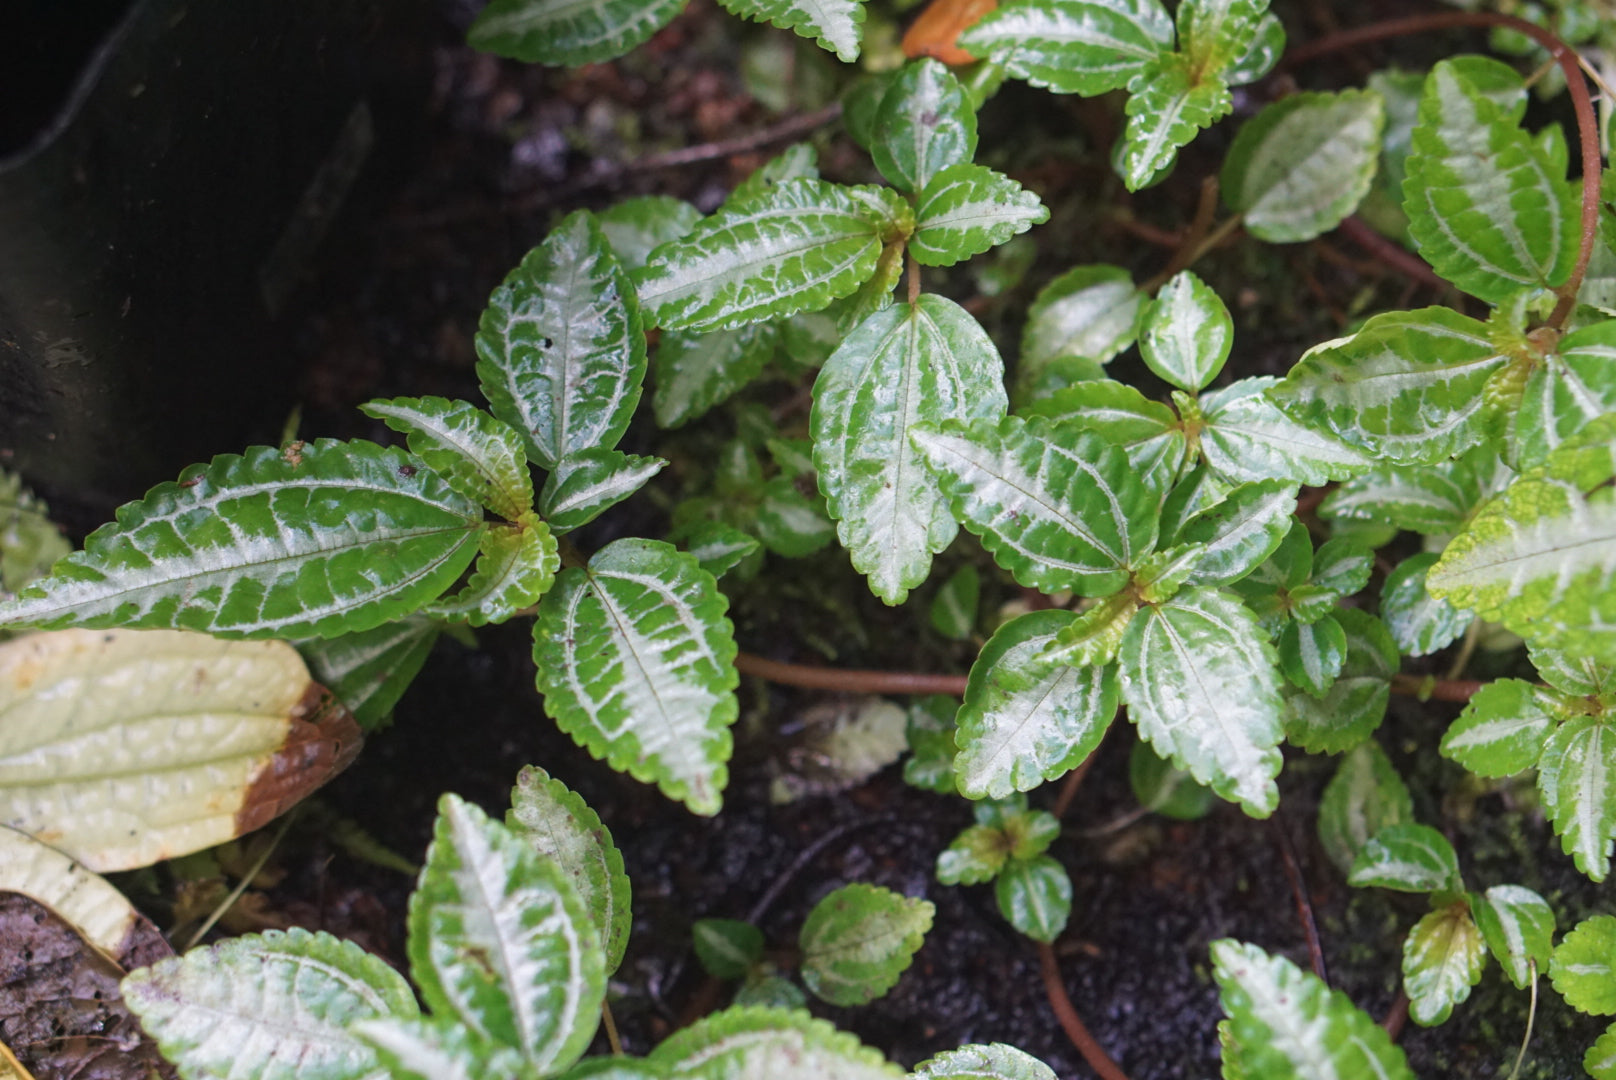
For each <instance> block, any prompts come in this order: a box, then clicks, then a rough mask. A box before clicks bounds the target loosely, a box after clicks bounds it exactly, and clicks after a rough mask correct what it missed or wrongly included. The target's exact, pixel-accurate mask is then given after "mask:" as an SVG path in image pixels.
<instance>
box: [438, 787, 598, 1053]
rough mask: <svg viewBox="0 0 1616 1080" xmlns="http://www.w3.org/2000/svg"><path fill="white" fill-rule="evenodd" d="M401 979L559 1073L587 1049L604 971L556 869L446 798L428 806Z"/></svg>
mask: <svg viewBox="0 0 1616 1080" xmlns="http://www.w3.org/2000/svg"><path fill="white" fill-rule="evenodd" d="M408 948H409V955H410V973H411V974H412V975H413V976H414V977H415V983H416V985H417V986H418V987H420V990H421V998H422V1000H424V1001H425V1002H426V1004H427V1006H428V1007H429V1008H430V1009H431V1010H432V1012H433V1015H434V1016H435V1017H436V1018H437V1019H440V1020H451V1019H452V1020H455V1021H458V1023H459V1024H460V1025H462V1026H464V1027H465V1028H468V1029H469V1030H470V1031H471V1032H472V1033H473V1034H475V1035H476V1036H478V1037H480V1038H481V1039H483V1040H486V1041H488V1042H492V1043H494V1044H496V1045H500V1046H511V1047H515V1048H516V1049H517V1050H519V1051H520V1052H521V1054H522V1057H523V1059H524V1060H525V1061H526V1062H527V1064H528V1065H529V1066H531V1067H532V1068H534V1069H536V1070H538V1071H539V1072H540V1073H541V1074H542V1073H549V1072H559V1071H561V1070H562V1069H565V1068H566V1067H567V1066H569V1065H571V1064H572V1063H573V1062H574V1061H576V1060H577V1059H578V1058H579V1057H580V1056H582V1054H583V1052H584V1051H585V1050H586V1049H588V1047H589V1042H590V1040H591V1039H592V1038H594V1035H595V1027H596V1025H597V1024H598V1023H599V1022H600V1006H601V1002H602V1001H604V1000H605V993H606V972H605V967H604V959H603V955H602V950H601V947H600V939H599V935H598V933H597V932H596V926H595V923H594V922H593V921H592V920H591V918H590V914H589V911H588V909H587V908H585V906H584V901H583V899H582V898H581V897H580V896H579V894H578V891H577V890H576V889H574V888H573V886H572V881H571V880H570V878H569V877H568V874H567V872H566V871H565V870H563V869H562V868H561V866H560V865H558V864H557V863H555V862H553V861H551V860H550V859H548V858H546V857H544V856H542V855H540V854H539V853H538V852H537V851H535V850H534V849H533V848H532V847H530V846H529V845H528V844H527V843H526V842H524V841H523V840H522V838H521V837H519V836H518V835H516V834H515V833H513V832H511V831H510V830H509V829H507V828H506V827H505V826H503V825H501V824H500V823H499V822H497V821H494V820H491V819H490V818H489V817H488V815H486V814H484V813H483V812H482V811H481V810H479V809H477V807H475V806H473V805H471V804H470V803H468V802H465V801H464V800H462V799H460V798H458V797H456V796H454V795H445V796H443V798H442V799H440V800H439V802H438V819H437V822H436V824H435V825H434V827H433V838H432V844H431V846H430V847H428V848H427V853H426V866H425V867H424V868H423V869H422V871H421V880H420V882H419V883H418V884H417V886H416V889H415V892H414V894H413V895H412V896H411V897H410V911H409V942H408Z"/></svg>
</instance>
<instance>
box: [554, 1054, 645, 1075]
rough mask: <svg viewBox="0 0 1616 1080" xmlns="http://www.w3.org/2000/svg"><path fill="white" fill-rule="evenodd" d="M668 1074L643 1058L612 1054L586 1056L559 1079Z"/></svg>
mask: <svg viewBox="0 0 1616 1080" xmlns="http://www.w3.org/2000/svg"><path fill="white" fill-rule="evenodd" d="M667 1075H668V1074H667V1073H666V1072H664V1071H663V1070H662V1069H659V1068H657V1067H656V1066H655V1065H652V1064H651V1063H650V1062H648V1061H646V1060H645V1059H643V1058H631V1057H627V1056H625V1055H622V1054H610V1055H607V1056H603V1057H586V1058H584V1059H583V1060H582V1061H580V1062H578V1064H576V1065H574V1066H573V1067H572V1068H570V1069H568V1070H567V1071H566V1072H564V1073H562V1074H561V1075H560V1077H558V1078H557V1080H667Z"/></svg>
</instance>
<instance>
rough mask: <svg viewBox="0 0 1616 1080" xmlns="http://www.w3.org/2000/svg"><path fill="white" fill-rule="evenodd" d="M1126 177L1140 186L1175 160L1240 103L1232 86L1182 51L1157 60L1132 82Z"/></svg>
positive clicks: (1133, 188) (1124, 179)
mask: <svg viewBox="0 0 1616 1080" xmlns="http://www.w3.org/2000/svg"><path fill="white" fill-rule="evenodd" d="M1128 91H1129V97H1128V105H1127V114H1128V126H1127V128H1126V130H1125V131H1124V132H1123V135H1122V138H1123V142H1122V153H1121V162H1122V168H1121V170H1120V171H1121V174H1122V182H1123V183H1124V184H1125V185H1126V186H1127V188H1128V190H1129V191H1138V190H1139V189H1140V188H1142V187H1145V186H1146V185H1147V184H1149V183H1150V182H1151V181H1152V180H1153V179H1155V178H1156V176H1157V175H1158V174H1160V173H1161V172H1162V171H1163V170H1165V169H1167V168H1168V167H1169V166H1171V165H1172V164H1173V160H1174V159H1175V158H1176V157H1177V156H1178V148H1179V147H1181V146H1184V145H1185V144H1187V143H1188V142H1189V141H1190V140H1191V139H1193V138H1195V136H1196V133H1197V132H1199V131H1200V130H1201V129H1202V128H1204V127H1210V126H1211V125H1212V124H1213V123H1215V122H1216V121H1217V120H1219V119H1220V118H1222V117H1223V116H1226V115H1227V114H1228V112H1229V110H1230V109H1232V108H1233V107H1234V101H1233V99H1232V98H1231V97H1230V96H1229V86H1228V84H1227V83H1226V82H1224V81H1223V79H1222V78H1221V77H1220V76H1219V75H1217V74H1215V73H1214V72H1213V71H1211V70H1206V69H1201V70H1199V71H1198V70H1197V69H1196V68H1195V67H1194V65H1193V64H1192V63H1191V62H1190V61H1189V59H1188V58H1187V57H1185V56H1183V55H1181V54H1179V53H1168V54H1166V55H1164V56H1162V57H1160V58H1159V59H1156V60H1153V61H1151V62H1150V63H1149V64H1147V65H1146V66H1145V67H1144V68H1142V69H1141V70H1140V71H1139V73H1138V74H1136V75H1135V76H1134V77H1133V80H1132V81H1131V82H1130V83H1129V84H1128Z"/></svg>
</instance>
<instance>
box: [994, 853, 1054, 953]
mask: <svg viewBox="0 0 1616 1080" xmlns="http://www.w3.org/2000/svg"><path fill="white" fill-rule="evenodd" d="M993 894H994V898H995V899H997V900H998V902H999V914H1001V915H1003V916H1004V917H1005V920H1006V921H1008V922H1009V923H1010V925H1011V926H1013V927H1015V928H1016V929H1017V930H1019V931H1021V932H1022V933H1023V934H1026V935H1027V936H1028V937H1030V938H1032V939H1033V940H1034V941H1042V942H1044V943H1046V944H1047V943H1049V942H1051V941H1054V940H1055V939H1056V938H1058V937H1060V936H1061V932H1062V931H1064V930H1065V929H1066V921H1067V920H1068V919H1069V918H1071V915H1072V879H1071V878H1070V877H1068V876H1067V874H1066V868H1065V867H1063V866H1061V864H1060V863H1058V862H1056V861H1055V860H1054V859H1052V858H1050V857H1049V856H1048V855H1039V856H1037V857H1036V858H1033V859H1027V860H1021V859H1013V860H1011V862H1010V864H1009V865H1008V866H1006V867H1005V868H1004V871H1003V872H1002V873H1001V874H1000V875H999V879H998V880H997V881H996V882H994V885H993Z"/></svg>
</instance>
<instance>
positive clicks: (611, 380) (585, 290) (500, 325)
mask: <svg viewBox="0 0 1616 1080" xmlns="http://www.w3.org/2000/svg"><path fill="white" fill-rule="evenodd" d="M476 347H477V380H478V383H479V384H480V385H481V386H482V391H483V394H484V396H486V397H487V398H488V403H489V407H490V408H491V409H492V410H493V412H494V415H495V416H497V417H499V418H500V419H501V420H503V421H505V422H506V423H507V424H509V425H510V426H511V427H513V428H515V429H516V430H517V431H519V432H521V433H522V436H523V438H524V439H525V440H526V443H527V456H528V459H529V460H531V461H533V462H535V463H536V464H538V465H539V466H541V467H543V468H546V469H551V468H554V467H555V463H556V462H557V461H558V460H560V458H561V457H562V456H563V455H565V454H569V453H571V452H572V451H574V450H582V449H585V448H587V447H592V446H605V447H612V446H615V445H617V440H618V439H620V438H622V437H623V432H624V431H625V430H627V428H628V422H629V418H630V417H631V416H632V415H633V414H634V407H635V406H636V405H637V404H638V403H639V400H640V384H641V383H642V382H643V381H644V379H645V331H644V329H643V326H642V324H641V319H640V306H639V302H638V301H637V300H636V299H635V296H634V289H633V287H632V286H631V285H630V284H629V275H628V272H627V271H625V270H624V269H623V266H622V264H620V263H619V262H618V261H617V256H616V255H614V254H612V249H611V247H610V245H608V244H607V242H606V236H605V234H604V233H602V232H601V229H600V225H599V224H598V223H597V222H596V221H595V218H594V217H593V215H591V214H590V213H589V212H588V211H585V210H579V211H577V212H575V213H573V214H569V215H568V216H567V217H566V218H565V219H563V220H562V222H561V224H559V225H557V226H556V227H555V228H554V229H552V230H551V231H550V234H549V235H548V236H546V237H545V238H544V242H543V243H542V244H540V245H539V246H538V247H536V248H534V249H533V250H532V251H530V252H528V253H527V256H526V257H525V258H524V259H523V260H522V262H521V265H519V266H518V267H517V268H516V269H515V270H512V271H511V272H510V273H509V274H507V275H506V277H505V280H504V282H503V283H502V284H501V285H500V286H499V288H497V289H495V290H494V292H493V295H492V296H490V297H489V298H488V307H487V308H486V309H485V310H484V311H483V315H482V320H481V321H480V322H479V323H478V326H477V337H476Z"/></svg>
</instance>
